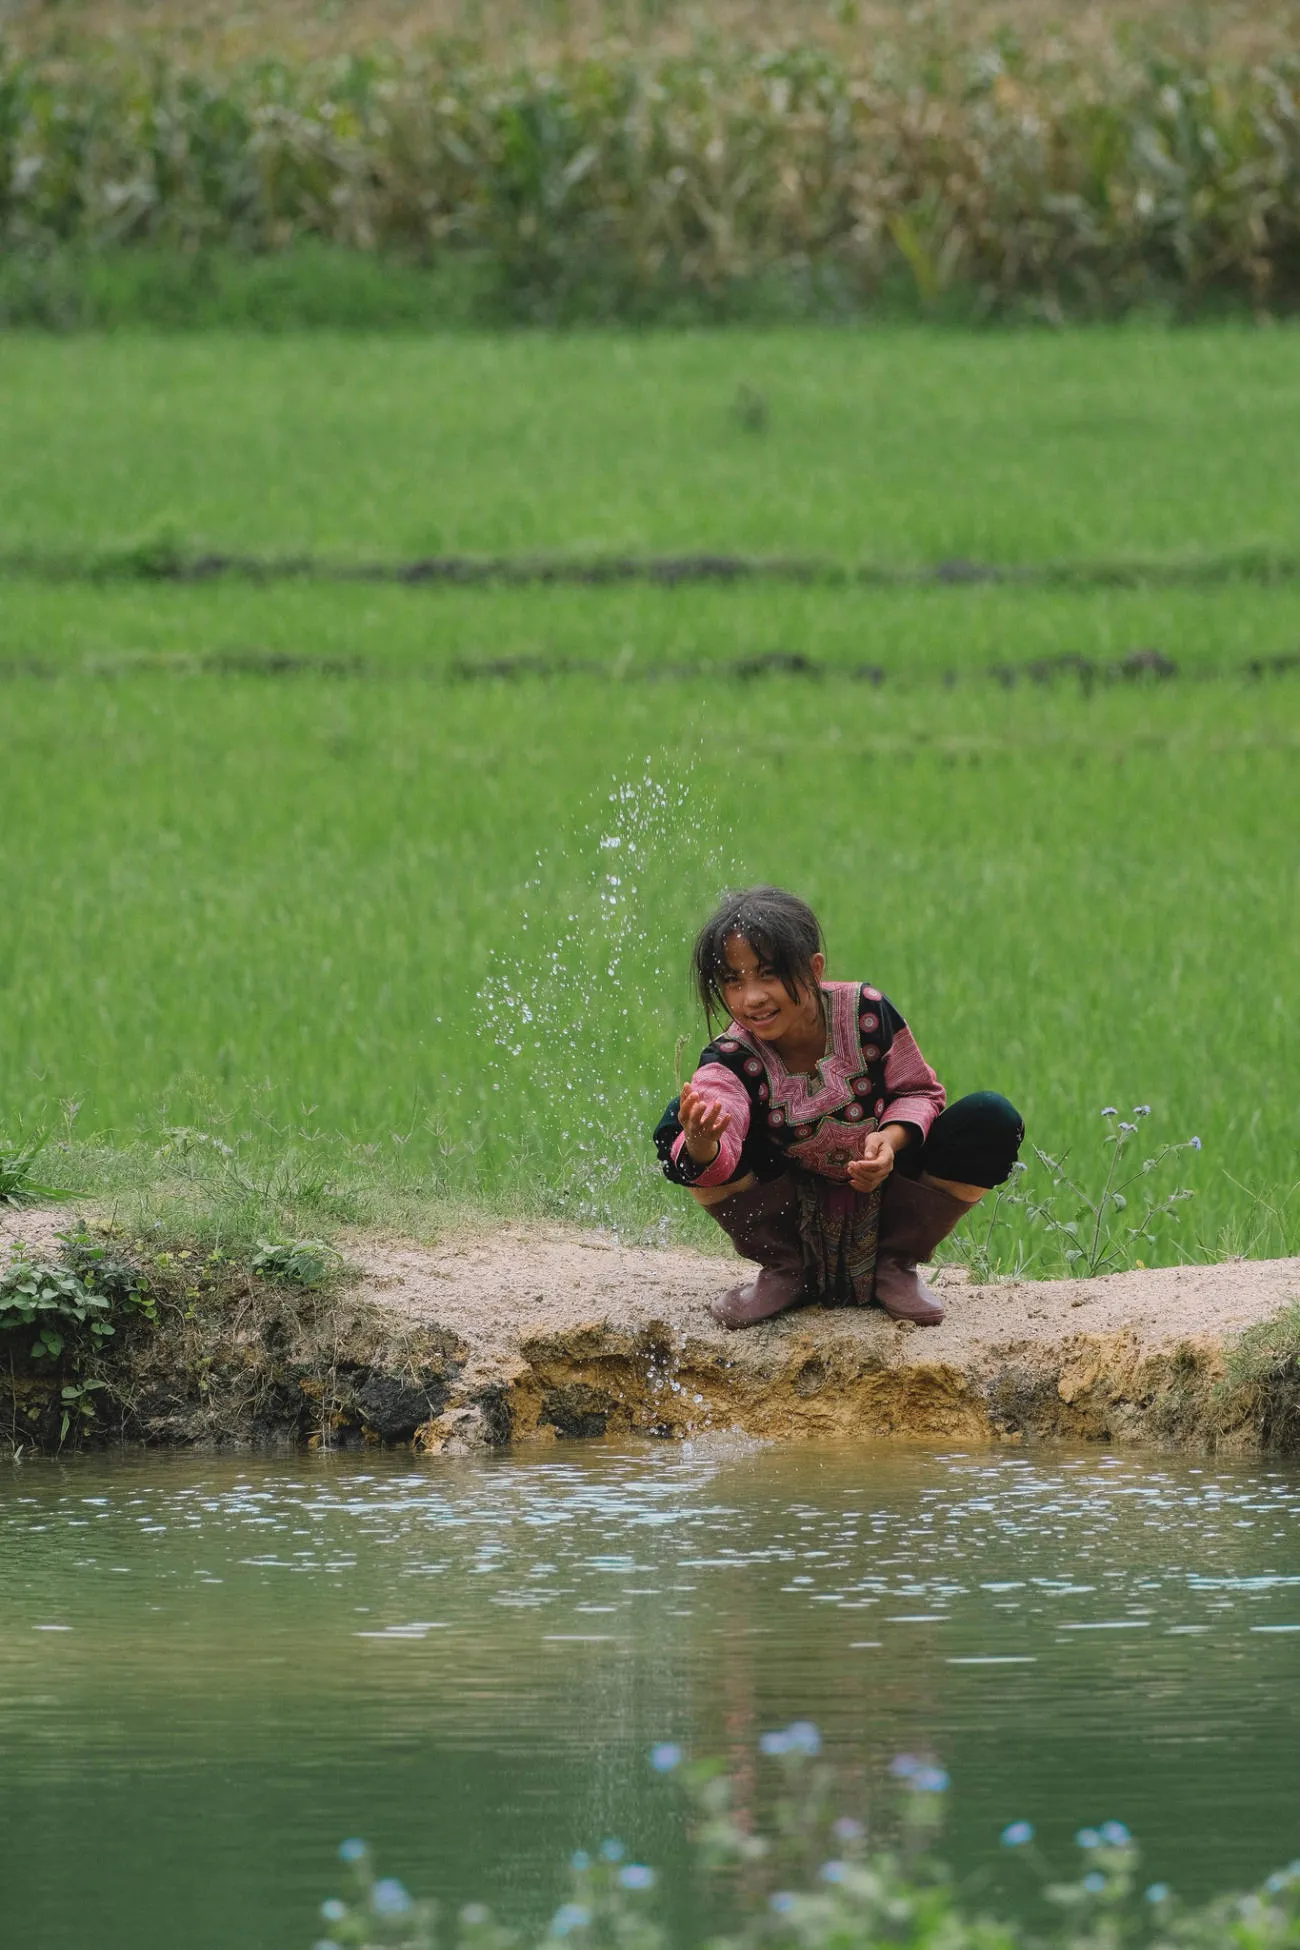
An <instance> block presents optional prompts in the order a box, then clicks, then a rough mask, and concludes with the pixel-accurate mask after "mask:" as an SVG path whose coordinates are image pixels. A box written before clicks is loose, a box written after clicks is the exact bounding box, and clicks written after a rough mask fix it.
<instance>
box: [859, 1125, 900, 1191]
mask: <svg viewBox="0 0 1300 1950" xmlns="http://www.w3.org/2000/svg"><path fill="white" fill-rule="evenodd" d="M893 1169H894V1147H893V1145H892V1144H891V1142H890V1140H889V1138H888V1137H887V1135H886V1134H885V1132H884V1131H868V1132H867V1135H866V1138H865V1139H864V1141H863V1145H862V1156H861V1157H860V1158H855V1159H854V1160H853V1162H852V1164H851V1165H849V1167H848V1174H849V1183H850V1185H852V1187H853V1189H854V1191H855V1192H874V1191H875V1189H876V1187H877V1185H883V1184H884V1182H885V1180H886V1179H887V1178H888V1176H889V1174H890V1172H891V1171H892V1170H893Z"/></svg>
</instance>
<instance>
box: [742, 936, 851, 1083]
mask: <svg viewBox="0 0 1300 1950" xmlns="http://www.w3.org/2000/svg"><path fill="white" fill-rule="evenodd" d="M726 954H727V966H726V970H725V972H724V973H723V975H722V976H721V978H720V980H719V983H718V986H719V988H720V989H721V991H722V999H723V1001H724V1002H725V1004H726V1006H727V1008H728V1009H729V1010H730V1011H731V1014H732V1016H733V1017H734V1019H735V1020H736V1021H737V1022H738V1023H739V1024H740V1026H741V1028H742V1029H747V1030H748V1031H749V1032H750V1034H751V1035H752V1036H757V1037H759V1038H761V1040H762V1041H763V1042H765V1043H773V1044H775V1045H776V1047H777V1049H778V1050H779V1051H780V1054H781V1056H782V1058H783V1059H784V1060H785V1061H786V1063H787V1065H788V1064H789V1062H790V1058H791V1056H794V1057H796V1058H799V1057H810V1059H811V1061H812V1062H814V1063H815V1062H816V1061H817V1058H818V1057H819V1056H821V1055H822V1053H823V1051H824V1049H825V1043H826V1027H825V1023H824V1021H823V1018H822V1003H821V991H820V988H818V987H813V988H808V987H806V986H804V985H802V984H796V986H797V987H798V991H799V993H798V997H797V999H794V998H792V997H791V995H790V991H789V990H788V989H787V988H786V985H785V983H784V982H783V981H782V979H781V977H780V976H779V975H778V974H777V972H776V970H775V969H774V968H773V967H772V966H771V965H770V964H769V963H768V962H765V961H763V960H762V959H761V958H760V957H759V956H758V955H757V954H756V953H755V952H754V949H753V948H752V947H751V946H750V944H749V942H748V941H746V939H745V937H744V935H743V934H733V935H729V936H728V937H727V943H726ZM824 967H825V963H824V961H823V958H822V956H821V955H814V957H813V961H812V974H813V976H814V979H815V981H816V982H817V983H820V981H821V977H822V972H823V969H824Z"/></svg>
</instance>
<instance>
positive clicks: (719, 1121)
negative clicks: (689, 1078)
mask: <svg viewBox="0 0 1300 1950" xmlns="http://www.w3.org/2000/svg"><path fill="white" fill-rule="evenodd" d="M677 1121H678V1123H679V1124H680V1125H681V1127H682V1133H683V1135H684V1137H685V1139H686V1149H687V1150H688V1151H689V1152H690V1154H691V1156H692V1158H693V1159H694V1160H695V1162H696V1164H697V1165H711V1164H712V1163H713V1160H714V1159H715V1158H716V1157H717V1155H718V1152H719V1151H720V1150H721V1149H722V1133H723V1132H724V1131H725V1130H726V1128H727V1126H728V1125H729V1124H730V1122H731V1112H730V1111H729V1110H724V1109H723V1108H722V1105H721V1104H714V1103H710V1101H709V1099H708V1098H707V1097H706V1096H704V1095H703V1093H702V1092H701V1091H699V1090H697V1089H696V1088H695V1085H694V1084H693V1083H687V1084H684V1085H683V1086H682V1098H681V1102H680V1104H679V1105H678V1107H677Z"/></svg>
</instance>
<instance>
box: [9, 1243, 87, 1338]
mask: <svg viewBox="0 0 1300 1950" xmlns="http://www.w3.org/2000/svg"><path fill="white" fill-rule="evenodd" d="M110 1311H111V1303H110V1301H109V1300H108V1299H107V1297H106V1296H105V1295H104V1294H102V1293H95V1292H93V1291H92V1290H91V1289H90V1288H89V1287H87V1286H86V1285H85V1284H84V1282H83V1281H82V1280H80V1279H79V1278H78V1276H77V1275H76V1274H75V1273H74V1272H72V1271H71V1270H70V1269H69V1268H68V1267H66V1266H55V1265H52V1264H50V1263H49V1262H48V1261H46V1260H36V1259H28V1258H26V1257H24V1256H23V1255H22V1254H21V1253H19V1254H16V1255H15V1256H14V1258H13V1259H12V1260H11V1261H10V1264H9V1266H8V1267H7V1269H6V1270H5V1272H4V1273H3V1274H2V1275H0V1333H3V1332H4V1331H5V1330H6V1329H10V1330H12V1329H22V1328H31V1329H34V1330H35V1334H36V1338H35V1340H34V1341H33V1342H32V1344H31V1356H32V1359H33V1360H34V1361H57V1360H58V1358H59V1356H60V1355H61V1354H62V1353H63V1350H64V1348H65V1346H66V1345H67V1343H68V1341H69V1340H70V1339H72V1338H73V1337H77V1338H82V1337H84V1336H86V1335H89V1337H90V1338H91V1340H92V1341H99V1340H106V1339H107V1338H108V1337H109V1336H110V1335H111V1334H112V1333H113V1332H114V1328H113V1323H112V1321H111V1320H110V1319H109V1313H110Z"/></svg>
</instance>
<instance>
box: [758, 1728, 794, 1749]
mask: <svg viewBox="0 0 1300 1950" xmlns="http://www.w3.org/2000/svg"><path fill="white" fill-rule="evenodd" d="M758 1751H759V1753H760V1754H788V1753H789V1751H790V1736H789V1734H788V1733H764V1734H760V1735H759V1740H758Z"/></svg>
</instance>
